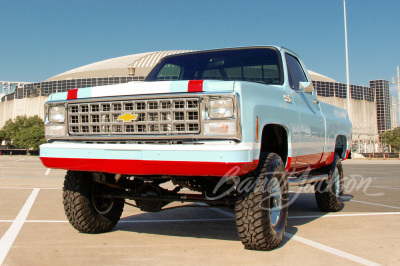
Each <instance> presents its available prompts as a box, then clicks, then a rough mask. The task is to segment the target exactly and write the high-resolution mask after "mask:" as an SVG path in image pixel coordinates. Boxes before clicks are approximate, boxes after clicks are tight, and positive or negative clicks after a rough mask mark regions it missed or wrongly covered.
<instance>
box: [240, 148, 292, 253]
mask: <svg viewBox="0 0 400 266" xmlns="http://www.w3.org/2000/svg"><path fill="white" fill-rule="evenodd" d="M242 178H254V179H253V181H252V182H253V187H254V189H253V190H252V191H250V192H249V193H243V194H242V195H241V196H239V198H238V200H237V202H236V206H235V213H236V226H237V230H238V233H239V237H240V239H241V240H242V243H243V245H244V246H245V248H248V249H256V250H270V249H273V248H275V247H277V246H278V245H279V243H280V242H281V241H282V238H283V234H284V232H285V229H286V223H287V217H288V184H287V180H286V172H285V167H284V164H283V162H282V160H281V158H280V157H279V155H277V154H275V153H261V155H260V161H259V164H258V166H257V168H256V170H254V171H253V172H252V173H250V174H247V175H246V176H245V177H242ZM254 182H256V183H254Z"/></svg>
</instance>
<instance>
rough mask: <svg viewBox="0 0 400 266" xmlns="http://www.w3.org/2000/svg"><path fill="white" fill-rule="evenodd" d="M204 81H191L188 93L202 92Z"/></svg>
mask: <svg viewBox="0 0 400 266" xmlns="http://www.w3.org/2000/svg"><path fill="white" fill-rule="evenodd" d="M203 82H204V80H189V84H188V92H202V91H203Z"/></svg>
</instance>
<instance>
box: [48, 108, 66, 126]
mask: <svg viewBox="0 0 400 266" xmlns="http://www.w3.org/2000/svg"><path fill="white" fill-rule="evenodd" d="M49 122H50V123H63V122H65V107H64V106H52V107H50V108H49Z"/></svg>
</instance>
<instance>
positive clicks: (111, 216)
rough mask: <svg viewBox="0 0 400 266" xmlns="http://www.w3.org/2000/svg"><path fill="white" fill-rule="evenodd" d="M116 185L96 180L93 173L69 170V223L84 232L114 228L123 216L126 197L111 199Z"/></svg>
mask: <svg viewBox="0 0 400 266" xmlns="http://www.w3.org/2000/svg"><path fill="white" fill-rule="evenodd" d="M112 193H113V189H112V188H110V187H108V186H107V185H104V184H100V183H96V182H94V181H93V178H92V175H91V173H87V172H75V171H68V172H67V174H66V176H65V181H64V189H63V196H64V201H63V203H64V210H65V214H66V215H67V218H68V220H69V222H70V224H71V225H72V226H73V227H74V228H75V229H76V230H78V231H80V232H83V233H90V234H98V233H104V232H109V231H111V230H112V229H113V228H114V226H115V225H116V224H117V223H118V221H119V219H120V218H121V215H122V211H123V209H124V199H112V198H106V197H104V196H108V195H112Z"/></svg>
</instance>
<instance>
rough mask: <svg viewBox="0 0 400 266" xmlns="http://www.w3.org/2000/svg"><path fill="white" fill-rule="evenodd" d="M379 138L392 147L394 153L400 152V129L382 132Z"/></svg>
mask: <svg viewBox="0 0 400 266" xmlns="http://www.w3.org/2000/svg"><path fill="white" fill-rule="evenodd" d="M379 137H380V139H381V141H382V142H384V143H386V144H388V145H391V146H392V149H393V150H394V151H396V152H399V151H400V127H396V128H395V129H393V130H387V131H385V132H382V133H380V134H379Z"/></svg>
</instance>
